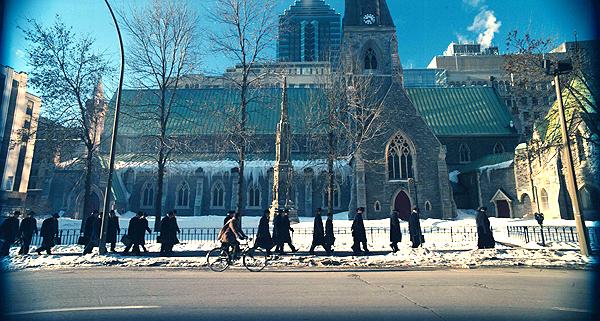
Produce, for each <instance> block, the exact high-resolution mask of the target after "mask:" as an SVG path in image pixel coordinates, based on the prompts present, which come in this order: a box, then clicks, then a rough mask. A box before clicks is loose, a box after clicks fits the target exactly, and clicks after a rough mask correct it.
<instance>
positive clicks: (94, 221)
mask: <svg viewBox="0 0 600 321" xmlns="http://www.w3.org/2000/svg"><path fill="white" fill-rule="evenodd" d="M176 214H177V213H176V211H171V212H169V213H167V215H166V216H165V217H164V218H163V219H162V220H161V222H160V234H159V236H158V237H157V241H158V242H159V243H161V249H160V255H162V256H169V255H171V254H172V253H173V246H174V245H176V244H179V239H178V237H177V234H178V233H180V232H181V231H180V229H179V225H178V224H177V218H176ZM363 214H364V208H362V207H360V208H358V209H357V210H356V214H355V216H354V220H353V222H352V227H351V231H352V238H353V245H352V252H353V253H354V254H355V255H361V254H368V253H369V248H368V245H367V233H366V229H365V224H364V220H363ZM20 216H21V213H20V212H19V211H15V212H14V213H13V214H12V215H11V216H10V217H8V218H6V219H5V220H4V221H3V222H2V224H1V225H0V257H2V256H8V254H9V250H10V246H11V245H12V244H14V243H15V242H16V241H17V240H20V241H21V248H20V250H19V254H21V255H25V254H28V253H29V251H30V246H31V241H32V238H33V235H37V234H38V233H39V234H40V236H41V237H42V244H41V246H40V247H39V248H38V249H36V250H35V252H37V253H38V254H41V253H42V252H46V253H47V254H51V250H52V247H53V246H55V245H57V244H60V237H59V229H58V219H59V217H60V216H59V215H58V214H53V215H52V216H51V217H49V218H46V219H45V220H44V221H43V223H42V226H41V228H40V229H39V231H38V226H37V220H36V219H35V217H34V216H35V212H33V211H31V212H29V213H27V215H26V216H25V218H23V220H21V222H20V223H19V217H20ZM102 216H103V214H102V213H98V212H93V213H92V214H91V215H90V216H89V217H88V218H87V219H86V221H85V223H84V229H83V233H82V235H81V236H80V238H79V240H78V243H79V244H81V245H85V247H84V250H83V254H84V255H85V254H89V253H91V252H92V250H93V248H94V247H98V246H99V243H100V239H101V226H102ZM270 217H271V215H270V211H269V210H265V211H264V214H263V216H262V217H261V219H260V222H259V225H258V232H257V234H256V240H255V243H254V247H256V248H262V249H264V250H265V251H266V252H267V253H268V254H271V252H272V251H273V250H274V251H275V252H276V253H277V254H280V255H281V254H285V251H284V247H285V245H286V244H287V245H288V247H289V248H290V250H291V251H292V253H295V252H297V251H298V249H297V248H296V247H295V246H294V244H293V242H292V236H293V232H294V229H293V228H292V227H291V223H290V219H289V210H287V209H278V210H277V211H276V213H275V216H274V218H273V234H272V235H271V229H270ZM475 221H476V224H477V235H478V240H477V247H478V248H480V249H488V248H494V246H495V240H494V236H493V232H492V229H491V226H490V220H489V219H488V216H487V209H486V208H485V207H480V208H478V209H477V216H476V219H475ZM389 231H390V232H389V235H390V247H391V249H392V252H394V253H395V252H397V251H398V250H399V248H398V243H400V242H402V230H401V228H400V213H399V212H398V211H395V210H394V211H393V212H392V213H391V214H390V229H389ZM408 231H409V234H410V241H411V247H412V248H418V247H419V246H421V245H422V244H423V243H425V237H424V236H423V233H422V230H421V223H420V216H419V209H418V208H417V207H414V208H413V209H412V211H411V213H410V216H409V217H408ZM120 232H121V228H120V226H119V217H118V216H117V215H116V213H115V211H110V213H109V216H108V218H107V224H106V244H110V250H111V252H116V244H117V242H118V241H119V240H118V236H119V235H120ZM146 233H149V234H152V230H151V229H150V227H149V224H148V219H147V218H146V214H145V213H143V212H138V213H137V214H136V215H135V216H134V217H132V218H131V219H130V220H129V226H128V229H127V233H126V234H125V235H124V236H123V237H122V238H121V240H120V241H121V242H122V243H123V244H124V245H125V249H124V251H123V252H122V254H123V255H128V254H129V253H130V251H131V253H132V254H133V255H140V254H141V250H143V251H144V252H145V253H147V252H148V249H147V248H146V246H145V244H146V242H145V239H146ZM247 238H248V237H247V236H246V235H245V234H244V231H243V229H242V227H241V217H240V214H239V213H237V212H235V211H230V212H228V214H227V216H226V217H225V219H224V221H223V227H222V229H221V232H220V233H219V236H218V240H219V241H221V242H222V244H223V246H227V247H231V248H233V249H234V250H235V251H239V246H240V243H239V240H243V239H247ZM335 240H336V238H335V233H334V227H333V214H332V213H329V214H328V215H327V220H326V221H325V225H323V219H322V210H321V208H318V209H317V210H316V213H315V217H314V224H313V235H312V243H311V246H310V250H309V253H310V254H311V255H314V254H315V250H316V249H317V248H318V247H322V248H323V249H324V250H325V253H326V254H327V255H331V254H332V253H333V251H334V249H333V247H334V244H335Z"/></svg>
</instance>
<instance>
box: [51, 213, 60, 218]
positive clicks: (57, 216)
mask: <svg viewBox="0 0 600 321" xmlns="http://www.w3.org/2000/svg"><path fill="white" fill-rule="evenodd" d="M52 217H54V218H59V217H60V215H58V213H54V214H52Z"/></svg>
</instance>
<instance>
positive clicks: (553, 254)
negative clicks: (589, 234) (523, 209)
mask: <svg viewBox="0 0 600 321" xmlns="http://www.w3.org/2000/svg"><path fill="white" fill-rule="evenodd" d="M132 214H133V213H126V214H124V215H122V216H121V226H122V227H127V222H128V220H129V218H130V217H131V215H132ZM474 215H475V213H474V211H467V210H460V211H459V216H458V218H457V219H455V220H439V219H425V220H422V221H421V225H422V227H423V228H424V229H427V228H436V227H437V228H451V227H452V228H454V229H455V230H459V231H460V229H461V228H466V229H470V228H472V227H474V226H475V216H474ZM347 216H348V215H347V213H339V214H336V215H335V217H334V218H335V222H334V226H335V227H336V228H344V227H350V226H351V224H352V221H349V220H348V219H347ZM258 220H259V218H258V217H245V218H244V220H243V225H244V227H245V228H252V227H256V226H258ZM490 221H491V224H492V227H493V228H494V233H495V234H494V237H495V238H496V240H497V241H499V242H500V243H498V244H497V247H496V249H491V250H477V249H476V248H477V244H476V240H475V239H474V238H473V237H464V238H462V237H461V235H460V233H458V234H453V238H452V239H450V236H449V235H448V234H442V233H429V234H425V238H426V243H425V244H424V247H423V248H418V249H412V248H410V243H409V236H408V235H406V234H405V235H403V239H402V242H401V244H400V248H401V249H400V251H399V252H398V253H395V254H394V253H389V249H390V247H389V235H388V234H387V233H385V232H379V233H374V234H371V235H370V236H369V249H370V250H371V251H373V252H376V254H374V255H370V256H358V257H353V256H335V255H334V256H325V255H323V256H311V255H307V254H306V252H308V249H309V248H310V244H311V242H312V236H311V235H310V234H300V233H297V234H296V235H294V236H293V241H294V244H295V245H296V246H297V247H298V248H299V249H300V250H301V252H300V253H297V254H296V255H289V256H287V255H286V256H283V257H278V258H275V259H273V260H272V261H271V262H270V264H269V265H270V266H271V267H273V268H281V267H289V268H300V267H321V268H332V267H333V268H358V267H366V268H400V269H402V268H430V267H433V268H441V267H450V268H474V267H485V266H531V267H556V268H586V267H589V266H591V265H594V264H596V261H595V259H590V258H586V257H583V256H581V255H580V254H579V253H578V246H577V244H576V243H559V242H548V244H547V246H546V247H541V245H539V244H537V243H535V242H530V243H527V244H525V243H524V242H523V241H521V240H519V239H516V238H509V237H508V235H507V229H506V227H507V226H510V225H515V226H536V225H537V222H535V220H523V219H497V218H491V219H490ZM60 222H61V229H78V228H79V227H80V224H81V222H80V221H78V220H72V219H61V220H60ZM178 222H179V226H180V227H182V228H199V227H203V228H220V227H221V225H222V224H223V217H222V216H207V217H206V216H205V217H179V218H178ZM152 223H153V222H152V221H151V222H150V226H152ZM545 223H547V225H552V226H574V222H573V221H564V220H555V221H548V222H545ZM587 224H588V226H597V225H596V224H597V222H588V223H587ZM312 225H313V218H301V222H300V223H299V224H296V225H294V226H293V227H294V228H295V229H312ZM401 225H402V228H403V230H404V229H406V228H407V223H406V222H402V223H401ZM365 226H366V227H367V229H368V228H370V227H373V228H387V227H389V220H388V219H383V220H371V221H365ZM457 235H458V236H457ZM351 245H352V236H351V235H350V234H340V235H336V243H335V249H336V250H337V251H338V252H341V251H345V252H348V251H350V247H351ZM215 246H217V244H216V243H215V242H210V241H191V242H184V243H182V244H179V245H176V246H175V248H174V250H175V251H176V252H188V253H194V254H197V255H198V257H172V258H162V257H156V256H155V255H151V256H141V257H130V256H121V255H118V254H111V255H108V256H100V255H97V254H90V255H85V256H81V255H79V253H81V252H83V247H82V246H79V245H62V246H56V247H55V248H54V250H53V255H40V256H38V255H37V254H35V253H34V254H32V255H29V256H19V255H16V254H17V251H18V248H12V249H11V255H10V256H9V257H8V258H4V259H3V260H2V261H1V265H2V269H3V270H21V269H60V268H75V267H93V266H114V267H149V266H158V267H180V268H204V266H205V263H206V259H205V258H204V257H203V254H204V253H205V252H206V251H208V250H210V249H211V248H214V247H215ZM147 247H148V249H149V250H150V252H154V253H156V252H158V251H159V249H160V244H156V243H150V244H148V245H147ZM117 250H118V251H122V250H123V247H122V246H118V247H117ZM319 250H322V249H321V248H318V249H317V252H318V253H319ZM94 253H97V252H94ZM303 253H304V254H303Z"/></svg>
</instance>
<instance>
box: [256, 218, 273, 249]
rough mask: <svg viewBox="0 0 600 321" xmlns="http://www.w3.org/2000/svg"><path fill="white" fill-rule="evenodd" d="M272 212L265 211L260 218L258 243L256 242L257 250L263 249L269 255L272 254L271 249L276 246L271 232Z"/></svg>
mask: <svg viewBox="0 0 600 321" xmlns="http://www.w3.org/2000/svg"><path fill="white" fill-rule="evenodd" d="M270 215H271V212H270V211H269V210H265V212H264V213H263V216H262V217H261V218H260V222H259V223H258V232H257V233H256V242H254V247H255V248H262V249H265V250H266V251H267V254H269V255H270V254H271V249H272V248H273V246H274V243H273V239H272V238H271V231H270V230H269V216H270Z"/></svg>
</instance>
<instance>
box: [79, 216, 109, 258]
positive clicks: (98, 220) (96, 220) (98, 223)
mask: <svg viewBox="0 0 600 321" xmlns="http://www.w3.org/2000/svg"><path fill="white" fill-rule="evenodd" d="M102 215H104V213H102V212H100V213H99V214H98V215H96V216H94V217H89V218H88V220H90V221H92V232H91V234H90V240H89V241H88V244H87V245H86V246H85V248H84V249H83V254H82V255H86V254H90V253H92V251H93V250H94V247H98V246H99V245H100V229H101V228H102ZM86 223H87V222H86ZM86 225H87V224H86Z"/></svg>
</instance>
